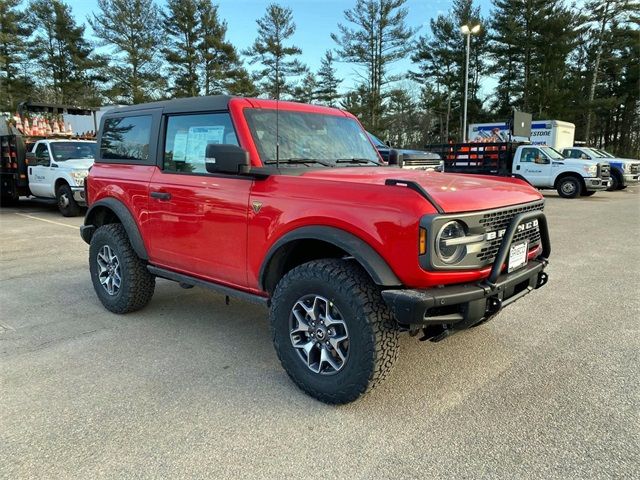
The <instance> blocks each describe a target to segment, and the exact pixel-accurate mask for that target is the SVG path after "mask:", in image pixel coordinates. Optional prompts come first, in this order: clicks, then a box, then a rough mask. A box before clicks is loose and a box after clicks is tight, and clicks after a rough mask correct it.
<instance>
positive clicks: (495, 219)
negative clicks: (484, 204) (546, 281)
mask: <svg viewBox="0 0 640 480" xmlns="http://www.w3.org/2000/svg"><path fill="white" fill-rule="evenodd" d="M543 209H544V203H542V202H539V203H533V204H528V205H522V206H520V207H514V208H506V209H504V210H497V211H494V212H491V213H485V214H484V215H483V217H482V218H481V219H480V224H481V225H483V226H484V228H485V233H488V232H498V231H500V230H505V229H507V228H508V227H509V224H510V223H511V220H512V219H513V217H515V216H516V215H518V214H520V213H524V212H531V211H536V210H543ZM522 240H528V241H529V249H531V248H532V247H535V246H537V245H538V244H540V229H539V227H535V228H531V229H529V230H524V231H522V232H518V233H516V234H515V235H514V237H513V243H515V242H520V241H522ZM501 243H502V237H499V238H495V239H494V240H489V241H487V242H486V243H485V245H484V246H483V247H482V249H481V250H480V252H478V253H477V254H476V257H477V258H478V260H479V261H480V262H482V263H483V264H488V263H492V262H493V261H494V260H495V258H496V255H497V253H498V250H499V249H500V244H501Z"/></svg>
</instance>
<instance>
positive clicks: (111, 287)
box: [89, 223, 156, 313]
mask: <svg viewBox="0 0 640 480" xmlns="http://www.w3.org/2000/svg"><path fill="white" fill-rule="evenodd" d="M89 270H90V271H91V281H92V282H93V288H94V290H95V291H96V294H97V295H98V298H99V299H100V301H101V302H102V304H103V305H104V307H105V308H106V309H107V310H109V311H111V312H114V313H128V312H133V311H135V310H139V309H141V308H142V307H144V306H145V305H147V303H149V301H150V300H151V297H152V296H153V291H154V289H155V285H156V281H155V277H154V276H153V275H151V274H150V273H149V271H148V270H147V267H146V265H145V263H144V262H143V261H142V260H140V258H139V257H138V256H137V255H136V252H135V251H134V250H133V247H131V243H130V242H129V238H128V237H127V232H126V231H125V229H124V227H123V226H122V225H121V224H119V223H112V224H108V225H103V226H102V227H100V228H98V229H97V230H96V232H95V233H94V234H93V237H91V245H90V246H89Z"/></svg>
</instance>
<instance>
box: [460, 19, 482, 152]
mask: <svg viewBox="0 0 640 480" xmlns="http://www.w3.org/2000/svg"><path fill="white" fill-rule="evenodd" d="M460 31H461V32H462V33H463V34H464V35H466V36H467V62H466V66H465V69H464V114H463V116H462V143H466V141H467V95H468V92H469V50H470V49H471V34H472V33H478V32H479V31H480V25H476V26H474V27H469V25H463V26H462V27H460Z"/></svg>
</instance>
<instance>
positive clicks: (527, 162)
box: [515, 147, 551, 187]
mask: <svg viewBox="0 0 640 480" xmlns="http://www.w3.org/2000/svg"><path fill="white" fill-rule="evenodd" d="M518 167H519V168H518ZM515 173H519V174H520V175H522V176H523V177H524V178H526V179H527V180H528V181H529V182H531V184H532V185H534V186H536V187H546V186H549V182H550V179H551V160H550V159H549V157H548V156H547V155H546V154H545V153H544V152H543V151H542V150H540V149H539V148H536V147H524V148H523V149H522V152H521V153H520V161H519V163H518V165H516V171H515Z"/></svg>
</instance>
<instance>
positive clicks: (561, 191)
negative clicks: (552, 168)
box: [557, 177, 582, 198]
mask: <svg viewBox="0 0 640 480" xmlns="http://www.w3.org/2000/svg"><path fill="white" fill-rule="evenodd" d="M567 184H570V185H571V186H572V187H573V189H572V190H571V191H570V192H569V191H568V189H567V188H566V185H567ZM563 187H564V188H563ZM557 190H558V195H560V196H561V197H562V198H577V197H579V196H580V194H581V193H582V183H581V182H580V180H578V179H577V178H576V177H563V178H561V179H560V180H558V185H557Z"/></svg>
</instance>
